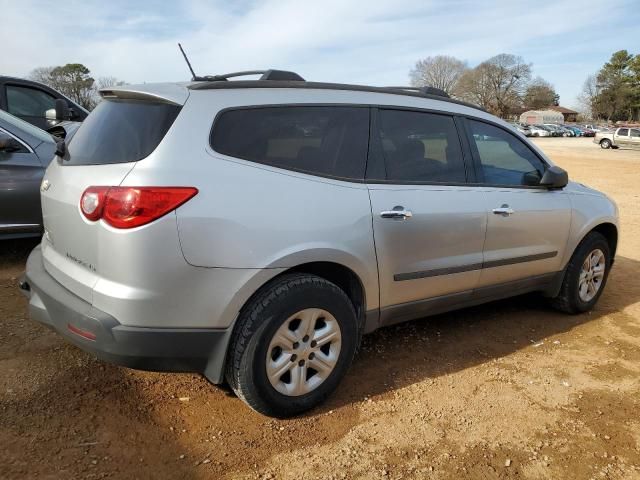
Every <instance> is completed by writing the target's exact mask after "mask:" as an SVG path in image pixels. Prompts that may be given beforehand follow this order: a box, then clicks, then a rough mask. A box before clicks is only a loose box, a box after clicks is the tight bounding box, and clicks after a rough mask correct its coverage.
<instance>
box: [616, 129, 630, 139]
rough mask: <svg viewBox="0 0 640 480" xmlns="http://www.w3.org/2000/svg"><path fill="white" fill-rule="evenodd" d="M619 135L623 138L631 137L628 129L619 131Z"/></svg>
mask: <svg viewBox="0 0 640 480" xmlns="http://www.w3.org/2000/svg"><path fill="white" fill-rule="evenodd" d="M618 135H619V136H621V137H628V136H629V129H628V128H621V129H620V130H618Z"/></svg>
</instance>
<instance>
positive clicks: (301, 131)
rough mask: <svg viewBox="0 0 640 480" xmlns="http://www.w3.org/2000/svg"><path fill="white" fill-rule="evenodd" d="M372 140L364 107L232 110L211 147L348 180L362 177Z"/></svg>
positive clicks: (217, 125)
mask: <svg viewBox="0 0 640 480" xmlns="http://www.w3.org/2000/svg"><path fill="white" fill-rule="evenodd" d="M368 141H369V109H368V108H365V107H325V106H299V107H298V106H283V107H264V108H243V109H238V110H228V111H226V112H223V113H222V114H221V115H220V116H219V117H218V119H217V120H216V122H215V124H214V126H213V130H212V132H211V147H212V148H213V149H214V150H215V151H216V152H218V153H221V154H223V155H229V156H231V157H236V158H242V159H245V160H250V161H252V162H257V163H262V164H266V165H272V166H274V167H280V168H285V169H289V170H296V171H300V172H304V173H310V174H315V175H321V176H329V177H337V178H344V179H350V180H362V179H363V178H364V171H365V167H366V158H367V147H368Z"/></svg>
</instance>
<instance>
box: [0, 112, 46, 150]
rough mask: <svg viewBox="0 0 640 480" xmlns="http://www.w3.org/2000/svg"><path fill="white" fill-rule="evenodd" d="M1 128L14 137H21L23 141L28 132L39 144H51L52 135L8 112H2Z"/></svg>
mask: <svg viewBox="0 0 640 480" xmlns="http://www.w3.org/2000/svg"><path fill="white" fill-rule="evenodd" d="M0 126H2V127H4V128H6V129H7V130H9V131H10V132H11V133H13V134H14V135H16V136H18V137H21V139H22V137H23V136H24V135H23V132H26V133H27V134H28V135H30V136H32V137H34V138H35V139H36V140H38V141H39V142H51V135H49V134H48V133H47V132H45V131H44V130H42V129H40V128H38V127H36V126H34V125H31V124H30V123H28V122H25V121H24V120H22V119H20V118H18V117H14V116H13V115H9V114H8V113H7V112H4V111H2V110H0ZM23 140H24V139H23ZM25 141H26V140H25Z"/></svg>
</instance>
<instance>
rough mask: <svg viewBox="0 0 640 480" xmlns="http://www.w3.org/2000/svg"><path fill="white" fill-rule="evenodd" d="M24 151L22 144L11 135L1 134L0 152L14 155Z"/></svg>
mask: <svg viewBox="0 0 640 480" xmlns="http://www.w3.org/2000/svg"><path fill="white" fill-rule="evenodd" d="M20 150H22V144H21V143H20V142H19V141H17V140H16V139H15V138H13V137H12V136H11V135H7V134H6V133H2V132H0V152H4V153H12V152H19V151H20Z"/></svg>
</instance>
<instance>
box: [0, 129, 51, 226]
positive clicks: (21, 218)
mask: <svg viewBox="0 0 640 480" xmlns="http://www.w3.org/2000/svg"><path fill="white" fill-rule="evenodd" d="M43 133H44V132H43ZM0 135H2V136H4V137H6V136H8V137H11V138H13V139H15V140H17V141H18V142H19V143H20V145H21V148H20V149H19V150H15V151H3V150H0V236H1V235H4V234H20V233H37V232H39V231H40V229H41V228H42V227H41V222H42V220H41V216H40V182H41V181H42V175H43V173H44V168H43V166H42V165H41V164H40V161H39V160H38V156H37V155H36V153H35V151H34V148H33V147H32V146H31V145H29V144H28V143H27V142H26V141H24V140H23V139H21V138H19V137H18V136H16V135H14V134H12V133H11V132H9V131H8V130H6V129H4V128H2V127H0ZM39 143H41V142H39ZM36 146H37V145H36Z"/></svg>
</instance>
